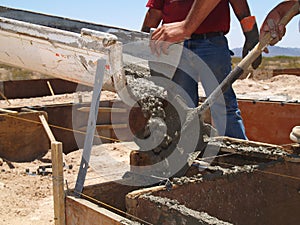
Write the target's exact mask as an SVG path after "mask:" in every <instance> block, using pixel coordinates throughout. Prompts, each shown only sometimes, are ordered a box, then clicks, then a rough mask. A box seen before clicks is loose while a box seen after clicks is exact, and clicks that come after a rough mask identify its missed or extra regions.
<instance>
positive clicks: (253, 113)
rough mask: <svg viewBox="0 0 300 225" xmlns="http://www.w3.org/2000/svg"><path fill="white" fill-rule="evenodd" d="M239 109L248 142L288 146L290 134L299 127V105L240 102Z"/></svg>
mask: <svg viewBox="0 0 300 225" xmlns="http://www.w3.org/2000/svg"><path fill="white" fill-rule="evenodd" d="M238 103H239V108H240V110H241V115H242V117H243V121H244V124H245V128H246V134H247V137H248V138H249V140H252V141H259V142H265V143H270V144H276V145H283V144H290V143H292V141H291V140H290V138H289V135H290V132H291V130H292V128H293V127H294V126H297V125H299V121H300V104H299V103H298V104H297V103H283V102H265V101H247V100H240V101H239V102H238Z"/></svg>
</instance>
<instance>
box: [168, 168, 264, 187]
mask: <svg viewBox="0 0 300 225" xmlns="http://www.w3.org/2000/svg"><path fill="white" fill-rule="evenodd" d="M258 168H259V165H244V166H233V167H231V168H223V167H220V166H208V167H207V171H210V172H211V173H206V174H201V173H198V174H196V175H194V176H191V177H186V176H184V177H175V178H173V179H172V184H174V185H185V184H189V183H197V182H203V181H205V180H215V179H218V178H221V177H225V176H231V175H235V174H238V173H252V172H253V171H254V170H256V169H258Z"/></svg>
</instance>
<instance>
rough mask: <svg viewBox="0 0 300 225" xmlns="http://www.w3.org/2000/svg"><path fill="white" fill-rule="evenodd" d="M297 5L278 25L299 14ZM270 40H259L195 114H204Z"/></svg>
mask: <svg viewBox="0 0 300 225" xmlns="http://www.w3.org/2000/svg"><path fill="white" fill-rule="evenodd" d="M299 4H300V3H298V2H296V4H295V5H294V6H293V7H292V8H291V9H290V10H289V11H288V12H287V13H286V14H285V16H284V17H283V18H282V19H281V20H280V24H282V25H284V26H286V25H287V24H288V23H289V22H290V21H291V19H292V18H293V17H294V16H295V15H296V14H297V13H298V12H299ZM271 40H272V37H271V34H270V32H269V33H266V35H265V36H264V37H263V38H262V40H260V42H259V43H257V45H256V46H255V47H254V48H253V49H252V50H251V51H250V52H249V54H247V55H246V57H245V58H243V59H242V60H241V61H240V62H239V63H238V64H237V66H236V67H235V68H234V69H233V70H232V71H231V72H230V73H229V74H228V76H227V77H226V78H225V79H224V80H223V81H222V82H221V84H220V85H219V86H218V87H217V88H216V89H215V90H214V91H213V92H212V93H211V94H210V95H209V96H208V97H207V99H206V100H205V101H204V102H203V104H201V106H198V107H197V108H196V111H197V114H201V113H203V112H205V110H206V109H208V108H209V106H210V105H212V104H213V103H214V102H215V101H216V100H217V98H218V97H219V96H220V95H221V94H222V93H224V92H225V91H226V90H227V89H228V88H229V87H230V86H231V85H232V84H233V82H234V81H235V80H237V79H238V78H239V77H240V76H241V75H242V74H243V73H244V71H245V70H246V69H247V68H248V67H249V66H250V64H251V63H253V62H254V61H255V60H256V59H257V57H259V56H260V54H261V53H262V51H263V50H264V49H265V48H266V47H267V45H269V44H270V41H271Z"/></svg>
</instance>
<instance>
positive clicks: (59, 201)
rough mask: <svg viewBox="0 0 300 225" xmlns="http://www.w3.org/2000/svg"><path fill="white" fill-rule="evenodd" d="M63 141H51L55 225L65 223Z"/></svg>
mask: <svg viewBox="0 0 300 225" xmlns="http://www.w3.org/2000/svg"><path fill="white" fill-rule="evenodd" d="M62 152H63V151H62V143H61V142H57V141H53V142H52V143H51V159H52V174H53V201H54V222H55V225H65V224H66V222H65V218H66V217H65V193H64V171H63V156H62Z"/></svg>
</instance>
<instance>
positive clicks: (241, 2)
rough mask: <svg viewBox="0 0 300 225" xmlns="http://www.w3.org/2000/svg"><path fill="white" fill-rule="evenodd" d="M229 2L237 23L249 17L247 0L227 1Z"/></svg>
mask: <svg viewBox="0 0 300 225" xmlns="http://www.w3.org/2000/svg"><path fill="white" fill-rule="evenodd" d="M229 2H230V5H231V7H232V9H233V11H234V13H235V15H236V17H237V18H238V20H239V21H241V20H242V19H244V18H245V17H248V16H250V15H251V12H250V9H249V5H248V3H247V0H229Z"/></svg>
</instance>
